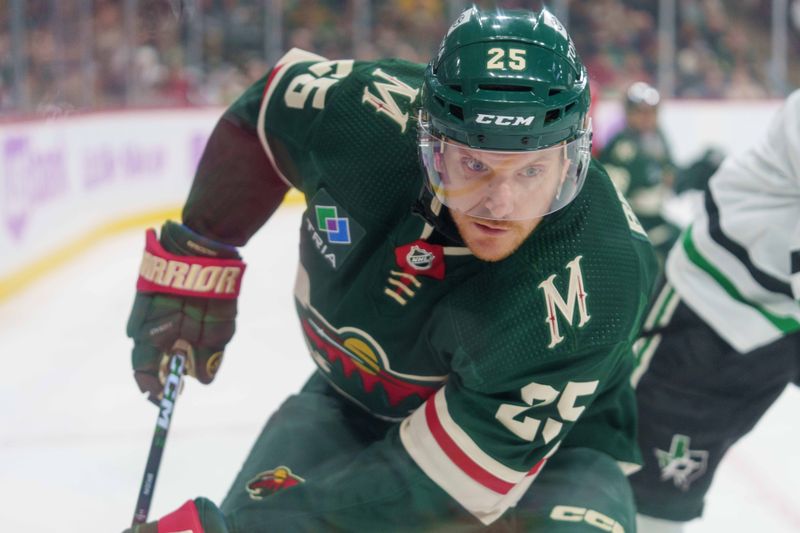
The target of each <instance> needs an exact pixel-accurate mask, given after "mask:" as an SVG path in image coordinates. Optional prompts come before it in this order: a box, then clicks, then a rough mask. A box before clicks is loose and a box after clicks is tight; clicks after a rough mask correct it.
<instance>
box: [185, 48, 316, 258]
mask: <svg viewBox="0 0 800 533" xmlns="http://www.w3.org/2000/svg"><path fill="white" fill-rule="evenodd" d="M320 61H326V60H325V59H324V58H322V57H320V56H317V55H315V54H311V53H308V52H304V51H301V50H296V49H295V50H292V51H291V52H289V53H287V54H286V55H285V56H284V57H283V58H281V59H280V60H279V61H278V63H277V65H276V66H275V67H274V68H273V69H272V70H271V71H270V72H268V73H267V74H266V75H265V76H264V77H263V78H262V79H260V80H259V81H258V82H256V83H254V84H253V85H252V86H251V87H250V88H248V89H247V91H245V93H244V94H243V95H242V96H241V97H240V98H239V99H238V100H237V101H236V102H234V103H233V104H232V105H231V106H230V107H229V108H228V109H227V110H226V112H225V114H224V115H223V116H222V118H221V119H220V120H219V122H218V123H217V125H216V127H215V128H214V131H213V133H212V135H211V138H210V139H209V141H208V144H207V146H206V149H205V152H204V153H203V156H202V158H201V160H200V164H199V166H198V169H197V173H196V175H195V178H194V182H193V183H192V188H191V192H190V194H189V199H188V200H187V202H186V205H185V206H184V209H183V223H184V224H185V225H186V226H187V227H189V228H191V229H192V230H193V231H195V232H197V233H199V234H201V235H203V236H205V237H208V238H211V239H215V240H217V241H220V242H222V243H225V244H229V245H234V246H242V245H244V244H245V243H246V242H247V241H248V239H249V238H250V237H251V236H252V235H253V234H254V233H255V232H256V231H257V230H258V229H259V228H260V227H261V226H262V225H263V224H264V223H265V222H266V221H267V220H268V219H269V218H270V217H271V216H272V214H273V213H274V212H275V210H276V209H277V208H278V206H279V205H280V204H281V202H282V201H283V198H284V196H285V194H286V192H287V191H288V190H289V188H290V187H292V186H294V187H297V188H302V183H300V181H301V180H299V179H298V178H296V177H293V178H292V181H290V179H289V178H287V177H286V174H289V172H286V171H283V170H280V169H279V165H281V164H282V165H283V166H284V167H288V168H292V167H293V166H294V165H293V163H292V162H291V161H290V158H291V157H297V158H302V148H303V146H302V139H304V138H305V136H306V135H307V134H308V128H309V127H310V124H311V123H312V122H313V118H314V117H313V115H314V112H315V111H317V110H316V109H315V108H313V107H312V106H311V105H309V106H308V110H306V109H302V106H301V109H299V110H293V111H295V113H294V115H292V114H291V113H285V112H284V113H280V112H276V111H275V110H276V109H277V110H284V109H286V105H285V103H284V100H286V99H287V98H289V99H290V101H291V96H292V93H291V91H292V89H291V87H292V86H291V85H290V82H291V81H292V80H293V79H294V78H296V77H299V76H302V75H303V73H304V72H305V71H307V70H308V69H309V66H313V65H314V64H316V63H318V62H320ZM306 75H308V74H306ZM287 77H288V78H289V79H286V78H287ZM287 91H288V92H287ZM316 94H320V93H319V91H317V92H316V93H315V94H314V95H312V98H313V96H315V95H316ZM295 100H298V101H303V98H302V95H299V96H297V97H295ZM276 102H277V105H276ZM303 103H305V102H304V101H303ZM309 111H310V112H309ZM300 115H302V116H300ZM267 131H270V132H275V133H274V134H269V135H268V134H267V133H266V132H267ZM268 136H269V138H270V140H268V139H267V137H268ZM275 145H278V146H279V148H277V149H276V147H275ZM286 145H292V146H296V147H297V148H298V149H297V150H295V151H293V152H292V153H291V154H286V153H285V150H281V148H282V147H284V146H286ZM276 154H277V156H278V157H279V158H281V157H282V158H283V159H281V161H280V162H279V161H277V160H276Z"/></svg>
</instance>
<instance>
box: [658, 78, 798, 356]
mask: <svg viewBox="0 0 800 533" xmlns="http://www.w3.org/2000/svg"><path fill="white" fill-rule="evenodd" d="M667 278H668V279H669V281H670V283H671V284H672V285H673V286H674V287H675V289H676V290H677V291H678V293H679V294H680V296H681V297H682V298H683V300H684V301H685V302H686V304H687V305H689V307H691V308H692V309H693V310H694V311H695V312H696V313H697V314H698V315H700V316H701V317H702V318H703V320H705V321H706V323H708V324H709V325H710V326H711V327H712V328H713V329H714V330H715V331H716V332H717V333H718V334H719V335H720V336H721V337H722V338H723V339H725V340H726V341H727V342H728V343H729V344H731V345H732V346H733V347H734V348H736V350H737V351H739V352H741V353H746V352H749V351H752V350H754V349H756V348H758V347H760V346H764V345H766V344H769V343H771V342H773V341H775V340H776V339H779V338H780V337H782V336H783V335H786V334H788V333H791V332H793V331H797V330H798V329H800V305H798V297H800V91H795V92H794V93H792V95H790V96H789V98H788V99H787V101H786V103H785V105H784V106H783V107H782V109H781V110H780V111H779V112H778V114H777V115H776V116H775V118H774V119H773V121H772V123H771V124H770V127H769V130H768V132H767V134H766V135H765V136H764V137H763V138H762V139H761V140H760V141H759V142H758V143H757V144H756V145H755V146H754V147H753V148H751V149H750V150H748V151H747V152H745V153H743V154H741V155H738V156H733V157H730V158H728V159H727V160H726V161H725V162H724V163H723V164H722V166H721V167H720V169H719V170H718V171H717V173H716V174H715V175H714V176H713V177H712V178H711V180H710V182H709V190H708V192H707V193H706V198H705V205H704V209H703V210H702V212H701V214H700V215H699V216H698V218H696V220H695V221H694V223H693V224H692V225H691V226H690V227H689V228H687V230H686V232H684V235H683V237H682V239H681V242H680V243H679V244H678V245H676V246H675V247H674V248H673V249H672V251H671V253H670V255H669V259H668V261H667Z"/></svg>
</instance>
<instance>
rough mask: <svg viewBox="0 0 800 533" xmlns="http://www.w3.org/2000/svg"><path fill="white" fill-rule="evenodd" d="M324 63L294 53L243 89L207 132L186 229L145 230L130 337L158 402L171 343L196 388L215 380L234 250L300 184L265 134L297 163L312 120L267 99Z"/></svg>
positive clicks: (231, 314) (232, 293)
mask: <svg viewBox="0 0 800 533" xmlns="http://www.w3.org/2000/svg"><path fill="white" fill-rule="evenodd" d="M320 60H324V58H320V57H319V56H316V55H313V54H308V53H306V52H301V51H292V52H290V53H288V54H287V55H286V56H285V57H284V58H283V59H282V60H281V61H279V62H278V64H277V65H276V66H275V67H274V68H273V69H272V70H271V71H270V72H269V73H268V74H267V75H265V76H264V77H263V78H262V79H261V80H259V81H258V82H256V83H255V84H253V85H252V86H251V87H250V88H248V89H247V91H245V93H244V94H243V95H242V96H241V97H240V98H239V99H238V100H237V101H236V102H234V104H233V105H231V106H230V107H229V108H228V109H227V110H226V111H225V113H224V115H223V116H222V118H221V119H220V120H219V122H218V123H217V125H216V126H215V128H214V130H213V132H212V134H211V137H210V139H209V141H208V143H207V145H206V148H205V150H204V152H203V155H202V157H201V159H200V163H199V165H198V168H197V171H196V174H195V178H194V181H193V183H192V188H191V192H190V194H189V199H188V201H187V202H186V204H185V206H184V209H183V221H182V223H177V222H172V221H168V222H167V223H165V224H164V225H163V227H162V228H161V231H160V235H158V236H157V235H156V234H155V232H154V231H153V230H149V231H148V236H147V240H146V246H145V251H144V256H143V260H142V266H141V270H140V275H139V280H138V282H137V295H136V298H135V300H134V305H133V310H132V311H131V315H130V318H129V319H128V326H127V333H128V336H129V337H131V338H132V339H133V341H134V348H133V353H132V366H133V370H134V377H135V379H136V382H137V384H138V386H139V389H140V390H141V391H142V392H145V393H147V394H148V398H149V399H150V400H151V401H153V402H155V403H157V402H158V397H159V395H160V393H161V390H162V382H161V379H160V378H159V374H160V368H161V367H162V366H163V364H164V362H165V357H164V354H166V353H168V352H169V350H170V349H171V347H172V345H173V344H174V343H175V341H176V340H177V339H182V340H185V341H187V342H189V343H190V345H191V346H192V351H191V352H190V354H189V360H190V362H189V365H188V373H189V374H190V375H192V376H193V377H196V378H197V379H198V380H200V381H201V382H202V383H210V382H211V381H212V380H213V379H214V377H215V375H216V371H217V369H218V368H219V365H220V363H221V360H222V355H223V352H224V350H225V346H226V345H227V343H228V342H229V341H230V339H231V338H232V336H233V334H234V331H235V319H236V313H237V305H236V300H237V296H238V293H239V288H240V286H241V281H242V276H243V275H244V269H245V265H244V263H243V262H242V259H241V257H240V255H239V252H238V250H237V247H238V246H242V245H244V244H246V243H247V241H248V240H249V239H250V237H252V235H253V234H254V233H255V232H256V231H257V230H258V229H259V228H260V227H261V226H262V225H263V224H264V223H265V222H266V221H267V220H268V219H269V218H270V217H271V216H272V214H273V213H274V212H275V210H276V209H277V208H278V206H279V205H280V204H281V202H282V201H283V198H284V196H285V195H286V192H287V191H288V190H289V188H290V187H291V185H292V184H294V185H295V186H298V187H300V186H302V183H300V181H299V180H295V182H292V183H290V182H289V181H288V180H287V179H286V177H285V176H284V175H283V173H282V172H281V171H280V170H279V168H278V166H277V163H276V161H275V158H274V157H273V154H272V150H271V149H270V145H269V143H268V142H267V135H266V134H265V131H266V130H268V129H269V130H272V131H275V132H279V133H277V134H276V135H275V138H276V139H283V140H284V143H285V144H286V145H292V146H296V147H297V149H295V150H294V151H293V152H292V154H291V155H292V156H295V157H302V143H301V142H299V141H297V139H302V138H304V135H305V134H306V133H307V132H306V131H304V130H303V128H304V127H305V128H308V127H310V126H309V124H311V123H312V122H313V120H300V118H301V117H292V116H287V115H286V114H284V115H276V114H275V113H270V110H271V109H274V108H282V106H273V105H272V99H273V98H274V99H276V100H279V101H281V102H283V101H284V100H285V96H284V95H283V93H281V92H280V91H279V90H276V88H277V87H278V86H281V84H280V80H281V79H282V77H283V75H284V74H286V73H287V72H290V71H292V70H293V69H295V70H297V69H303V68H307V66H308V65H313V64H315V63H316V62H318V61H320ZM294 76H295V77H296V76H302V73H294ZM291 79H294V78H290V80H291ZM281 88H282V89H281V90H283V91H284V92H285V91H286V89H284V88H283V86H281ZM309 108H310V109H311V110H312V111H313V110H314V109H315V108H313V107H311V106H309ZM306 113H308V112H306ZM302 118H306V119H310V118H312V117H308V116H306V117H302ZM268 126H269V127H268ZM279 153H281V154H282V152H279ZM284 159H285V161H288V159H286V158H284ZM289 166H290V167H291V165H289Z"/></svg>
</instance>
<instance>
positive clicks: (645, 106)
mask: <svg viewBox="0 0 800 533" xmlns="http://www.w3.org/2000/svg"><path fill="white" fill-rule="evenodd" d="M660 100H661V96H660V95H659V93H658V91H657V90H656V89H655V88H654V87H652V86H650V85H649V84H647V83H645V82H642V81H639V82H636V83H633V84H632V85H631V86H630V87H628V90H627V91H626V92H625V98H624V105H625V127H624V128H623V129H622V130H621V131H620V132H618V133H617V134H616V135H614V137H613V138H612V139H611V140H610V141H609V142H608V144H607V145H606V146H604V147H603V149H602V151H601V152H600V154H599V155H598V156H597V158H598V159H599V160H600V162H601V163H602V164H603V166H604V167H605V169H606V171H607V172H608V175H609V176H610V177H611V179H612V180H613V181H614V183H615V184H616V186H617V188H619V190H620V191H622V193H623V194H624V195H625V197H626V198H627V199H628V201H629V202H630V204H631V207H632V208H633V212H634V213H636V216H637V217H638V218H639V221H640V222H641V223H642V227H643V228H644V229H645V231H647V235H648V236H649V237H650V242H652V243H653V246H654V247H655V249H656V251H657V253H658V256H659V260H660V261H661V262H662V263H663V261H664V259H665V258H666V255H667V253H668V252H669V249H670V248H671V247H672V245H673V244H674V243H675V240H676V239H677V238H678V235H679V234H680V228H678V227H677V226H675V225H674V224H672V223H670V222H669V221H667V220H665V219H664V217H663V216H662V215H661V208H662V205H663V203H664V201H665V200H666V199H667V198H668V196H669V194H670V193H671V190H672V187H673V186H674V181H675V176H676V172H677V168H676V166H675V163H674V162H673V161H672V154H671V153H670V149H669V143H668V142H667V139H666V137H665V136H664V133H663V132H662V131H661V129H660V128H659V126H658V112H659V104H660Z"/></svg>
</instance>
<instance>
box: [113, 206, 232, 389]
mask: <svg viewBox="0 0 800 533" xmlns="http://www.w3.org/2000/svg"><path fill="white" fill-rule="evenodd" d="M244 269H245V265H244V263H243V262H242V259H241V257H240V256H239V254H238V252H237V251H236V248H235V247H233V246H228V245H225V244H222V243H218V242H215V241H213V240H211V239H206V238H205V237H202V236H200V235H198V234H196V233H194V232H193V231H192V230H190V229H189V228H187V227H186V226H183V225H181V224H177V223H175V222H171V221H170V222H166V223H165V224H164V226H163V227H162V228H161V240H160V242H159V240H158V239H157V238H156V233H155V230H153V229H149V230H147V243H146V246H145V251H144V257H143V259H142V265H141V268H140V271H139V280H138V282H137V284H136V289H137V293H136V299H135V300H134V302H133V310H132V311H131V316H130V318H129V319H128V327H127V332H128V337H131V338H132V339H133V341H134V347H133V354H132V362H133V371H134V377H135V378H136V383H137V384H138V385H139V389H141V391H142V392H147V393H148V399H149V400H150V401H151V402H153V403H155V404H158V402H159V397H160V395H161V393H162V390H163V383H164V379H165V378H166V374H167V368H166V365H167V361H168V360H169V351H170V350H171V349H172V347H173V345H174V344H175V342H176V341H177V340H178V339H182V340H184V341H186V342H188V343H189V344H190V345H191V349H189V350H187V351H188V352H189V353H188V358H187V364H186V373H187V374H189V375H191V376H194V377H195V378H197V379H198V380H199V381H200V382H201V383H210V382H211V381H212V380H213V379H214V376H215V375H216V372H217V369H218V368H219V365H220V363H221V362H222V354H223V351H224V350H225V345H226V344H227V343H228V341H230V339H231V337H232V336H233V332H234V330H235V319H236V298H237V296H238V295H239V288H240V286H241V281H242V275H243V274H244Z"/></svg>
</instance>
